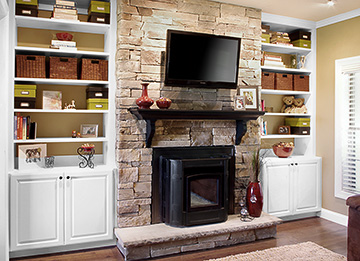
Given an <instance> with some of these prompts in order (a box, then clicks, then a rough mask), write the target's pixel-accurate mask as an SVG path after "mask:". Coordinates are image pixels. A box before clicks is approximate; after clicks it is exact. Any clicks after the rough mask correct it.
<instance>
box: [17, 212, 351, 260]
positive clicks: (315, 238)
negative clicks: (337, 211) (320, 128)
mask: <svg viewBox="0 0 360 261" xmlns="http://www.w3.org/2000/svg"><path fill="white" fill-rule="evenodd" d="M306 241H312V242H314V243H316V244H318V245H321V246H323V247H325V248H327V249H330V250H332V251H334V252H336V253H339V254H342V255H344V256H346V242H347V228H346V227H344V226H341V225H338V224H336V223H333V222H330V221H327V220H325V219H321V218H308V219H302V220H297V221H290V222H285V223H283V224H280V225H279V226H278V230H277V236H276V238H271V239H265V240H259V241H256V242H253V243H247V244H241V245H236V246H231V247H223V248H217V249H211V250H206V251H198V252H192V253H187V254H182V255H175V256H169V257H163V258H157V259H156V260H161V261H175V260H176V261H182V260H183V261H190V260H191V261H193V260H195V261H196V260H205V259H210V258H218V257H224V256H228V255H235V254H239V253H246V252H251V251H255V250H262V249H267V248H272V247H277V246H283V245H290V244H296V243H301V242H306ZM11 260H12V261H15V260H17V261H18V260H24V261H25V260H26V261H70V260H71V261H84V260H86V261H100V260H109V261H110V260H111V261H113V260H119V261H123V260H124V258H123V257H122V255H121V254H120V252H119V251H118V250H117V248H116V247H108V248H101V249H94V250H87V251H76V252H71V253H63V254H52V255H44V256H37V257H27V258H16V259H11ZM153 260H155V259H153Z"/></svg>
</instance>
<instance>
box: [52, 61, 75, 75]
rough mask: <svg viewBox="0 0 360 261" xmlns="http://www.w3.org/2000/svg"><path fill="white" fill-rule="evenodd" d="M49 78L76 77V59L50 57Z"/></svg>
mask: <svg viewBox="0 0 360 261" xmlns="http://www.w3.org/2000/svg"><path fill="white" fill-rule="evenodd" d="M49 78H53V79H77V78H78V77H77V59H76V58H68V57H50V73H49Z"/></svg>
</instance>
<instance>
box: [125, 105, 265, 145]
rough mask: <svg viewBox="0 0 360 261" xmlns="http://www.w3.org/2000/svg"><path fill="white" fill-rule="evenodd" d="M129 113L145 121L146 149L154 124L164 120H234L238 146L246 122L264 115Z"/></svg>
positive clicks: (211, 112)
mask: <svg viewBox="0 0 360 261" xmlns="http://www.w3.org/2000/svg"><path fill="white" fill-rule="evenodd" d="M129 111H130V112H131V113H132V114H134V115H135V116H136V118H137V119H139V120H145V121H146V147H148V148H149V147H151V142H152V138H153V137H154V134H155V122H156V121H157V120H164V119H172V120H175V119H178V120H179V119H183V120H236V140H235V144H236V145H239V144H240V142H241V138H242V136H243V135H244V134H245V132H246V122H247V121H248V120H256V119H257V118H258V117H259V116H262V115H264V112H263V111H220V110H171V109H170V110H169V109H167V110H166V109H165V110H152V109H139V108H130V109H129Z"/></svg>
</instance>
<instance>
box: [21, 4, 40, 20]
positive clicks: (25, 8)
mask: <svg viewBox="0 0 360 261" xmlns="http://www.w3.org/2000/svg"><path fill="white" fill-rule="evenodd" d="M15 14H16V15H25V16H33V17H37V16H38V7H37V5H23V4H16V11H15Z"/></svg>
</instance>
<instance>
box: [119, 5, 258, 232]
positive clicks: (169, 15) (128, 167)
mask: <svg viewBox="0 0 360 261" xmlns="http://www.w3.org/2000/svg"><path fill="white" fill-rule="evenodd" d="M168 29H174V30H183V31H192V32H201V33H209V34H216V35H226V36H234V37H240V38H242V42H241V55H240V63H239V64H240V68H239V84H242V80H245V81H246V82H248V83H249V84H251V85H260V82H261V80H260V79H261V78H260V77H261V70H260V57H261V41H260V35H261V11H260V10H258V9H254V8H247V7H243V6H237V5H230V4H223V3H219V2H214V1H209V0H153V1H150V0H118V32H117V34H118V40H117V54H116V73H117V75H116V76H117V89H116V118H117V122H116V129H117V144H116V150H117V151H116V152H117V153H116V154H117V162H118V168H119V184H118V197H117V203H118V226H119V227H129V226H141V225H147V224H150V223H151V174H152V166H151V160H152V149H151V148H145V134H144V133H145V122H144V121H138V120H137V119H136V118H135V117H134V116H133V115H132V114H130V113H129V112H128V110H127V109H128V108H130V107H136V104H135V100H136V99H137V98H138V97H140V96H141V85H140V83H141V82H142V81H147V82H150V84H149V87H148V94H149V96H150V97H151V98H152V99H154V100H156V99H158V98H159V97H160V96H165V97H168V98H170V99H171V100H172V101H173V104H172V105H171V108H172V109H198V110H199V109H207V110H210V109H212V110H229V109H232V105H233V97H234V95H235V94H236V90H227V89H202V88H201V89H200V88H184V87H168V86H164V84H163V73H162V72H163V70H164V66H163V59H164V52H165V45H166V33H167V30H168ZM152 109H157V108H156V105H153V107H152ZM234 140H235V121H231V120H226V121H215V120H207V121H190V120H176V121H175V120H174V121H170V120H166V121H157V122H156V133H155V136H154V139H153V144H152V145H153V146H158V147H159V146H161V147H164V146H167V147H169V146H202V145H233V144H234ZM259 141H260V135H259V124H258V123H257V122H256V121H251V122H248V132H247V133H246V135H245V137H244V138H243V140H242V143H241V145H239V146H236V184H235V196H236V199H235V202H236V203H238V201H239V199H240V198H241V197H242V196H243V195H244V188H245V187H246V184H247V181H248V176H249V173H248V170H247V169H246V166H245V164H244V161H243V158H244V157H243V153H247V152H249V151H252V150H254V149H256V148H257V147H258V146H259ZM236 211H238V208H236Z"/></svg>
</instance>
